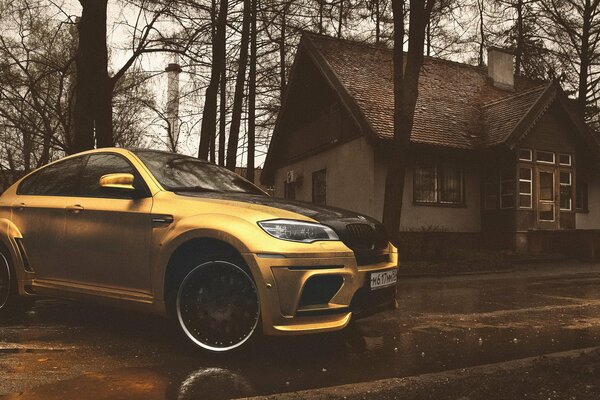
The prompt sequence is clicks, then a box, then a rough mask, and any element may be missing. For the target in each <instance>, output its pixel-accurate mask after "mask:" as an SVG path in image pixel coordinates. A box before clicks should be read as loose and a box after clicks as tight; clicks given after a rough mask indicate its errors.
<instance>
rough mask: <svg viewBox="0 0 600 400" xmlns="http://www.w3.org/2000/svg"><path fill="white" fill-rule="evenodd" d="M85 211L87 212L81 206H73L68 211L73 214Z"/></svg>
mask: <svg viewBox="0 0 600 400" xmlns="http://www.w3.org/2000/svg"><path fill="white" fill-rule="evenodd" d="M83 210H85V208H83V207H82V206H81V205H80V204H75V205H73V206H67V211H68V212H70V213H72V214H79V213H80V212H82V211H83Z"/></svg>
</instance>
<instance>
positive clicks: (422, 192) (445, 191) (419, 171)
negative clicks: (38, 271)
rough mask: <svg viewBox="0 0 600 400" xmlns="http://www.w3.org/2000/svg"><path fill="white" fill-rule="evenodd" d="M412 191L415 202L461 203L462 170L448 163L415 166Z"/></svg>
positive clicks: (462, 187)
mask: <svg viewBox="0 0 600 400" xmlns="http://www.w3.org/2000/svg"><path fill="white" fill-rule="evenodd" d="M413 193H414V201H415V203H439V204H463V203H464V172H463V170H462V169H461V168H458V167H454V166H450V165H441V164H433V165H424V166H423V165H419V166H417V167H415V172H414V182H413Z"/></svg>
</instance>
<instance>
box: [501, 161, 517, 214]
mask: <svg viewBox="0 0 600 400" xmlns="http://www.w3.org/2000/svg"><path fill="white" fill-rule="evenodd" d="M514 207H515V177H514V174H513V171H512V170H510V169H505V170H502V171H501V172H500V208H514Z"/></svg>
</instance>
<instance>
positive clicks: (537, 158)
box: [535, 149, 556, 165]
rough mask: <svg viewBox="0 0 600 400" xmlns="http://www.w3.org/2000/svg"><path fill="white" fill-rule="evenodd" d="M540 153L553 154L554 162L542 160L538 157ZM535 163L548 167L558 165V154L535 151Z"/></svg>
mask: <svg viewBox="0 0 600 400" xmlns="http://www.w3.org/2000/svg"><path fill="white" fill-rule="evenodd" d="M540 153H546V154H552V161H543V160H540V159H539V157H538V154H540ZM535 162H536V163H540V164H546V165H556V152H554V151H546V150H537V149H536V150H535Z"/></svg>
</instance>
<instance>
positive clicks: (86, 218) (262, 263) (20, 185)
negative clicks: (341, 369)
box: [0, 149, 398, 351]
mask: <svg viewBox="0 0 600 400" xmlns="http://www.w3.org/2000/svg"><path fill="white" fill-rule="evenodd" d="M397 259H398V256H397V251H396V249H395V247H394V246H392V245H391V244H390V243H389V241H388V239H387V237H386V234H385V231H384V229H383V227H382V225H381V224H380V223H378V222H377V221H375V220H373V219H371V218H368V217H364V216H362V215H358V214H356V213H352V212H349V211H345V210H340V209H335V208H328V207H322V206H317V205H313V204H307V203H301V202H296V201H288V200H282V199H275V198H272V197H269V196H267V195H266V194H265V193H264V192H263V191H262V190H261V189H259V188H257V187H256V186H254V185H253V184H252V183H250V182H249V181H247V180H245V179H243V178H241V177H240V176H238V175H236V174H234V173H232V172H230V171H228V170H226V169H224V168H221V167H218V166H216V165H214V164H211V163H208V162H205V161H201V160H198V159H196V158H192V157H187V156H182V155H179V154H173V153H166V152H160V151H151V150H126V149H100V150H93V151H89V152H85V153H80V154H76V155H73V156H70V157H67V158H64V159H62V160H59V161H56V162H54V163H51V164H49V165H47V166H45V167H43V168H41V169H39V170H37V171H35V172H33V173H31V174H29V175H27V176H26V177H25V178H23V179H21V180H20V181H19V182H17V183H15V184H14V185H13V186H12V187H10V188H9V189H8V190H7V191H6V192H5V193H4V194H3V195H2V196H1V197H0V313H1V312H6V311H8V310H10V309H15V308H18V307H19V306H20V305H22V303H23V301H24V300H26V298H28V297H35V296H37V295H41V296H55V297H63V298H72V299H80V300H96V301H99V302H100V303H103V304H116V305H119V306H127V307H133V308H136V309H139V310H145V311H151V312H154V313H158V314H161V315H165V316H170V317H172V318H174V319H175V320H176V321H178V323H179V325H180V326H181V329H182V330H183V332H184V333H185V334H186V335H187V337H188V338H189V339H190V340H191V341H192V342H193V343H195V344H196V345H197V346H199V347H201V348H203V349H206V350H211V351H227V350H231V349H234V348H237V347H239V346H241V345H242V344H244V343H245V342H247V341H248V340H249V339H250V338H251V337H252V336H253V334H254V333H255V332H256V331H258V330H260V328H262V332H263V333H264V334H267V335H287V334H304V333H314V332H325V331H333V330H337V329H342V328H344V327H345V326H346V325H347V324H348V322H349V321H350V318H351V317H352V315H353V314H360V313H363V314H364V313H365V312H367V311H369V312H370V311H376V310H379V309H383V308H388V307H393V306H395V304H396V300H395V293H396V291H395V290H396V289H395V283H396V279H397V264H398V263H397Z"/></svg>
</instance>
